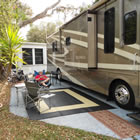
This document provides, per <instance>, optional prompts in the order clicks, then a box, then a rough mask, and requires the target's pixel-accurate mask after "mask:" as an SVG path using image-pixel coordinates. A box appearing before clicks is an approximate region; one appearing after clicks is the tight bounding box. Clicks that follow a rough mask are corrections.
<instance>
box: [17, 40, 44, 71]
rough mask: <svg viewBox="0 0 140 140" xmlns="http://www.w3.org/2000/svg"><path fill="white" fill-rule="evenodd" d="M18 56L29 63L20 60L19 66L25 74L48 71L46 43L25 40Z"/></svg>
mask: <svg viewBox="0 0 140 140" xmlns="http://www.w3.org/2000/svg"><path fill="white" fill-rule="evenodd" d="M20 49H21V51H26V52H27V53H20V54H18V56H19V57H20V58H21V59H23V60H24V61H25V62H26V63H27V64H22V63H20V62H18V66H19V67H20V69H22V70H23V72H24V74H29V73H34V70H36V71H42V70H45V71H47V46H46V43H35V42H24V43H23V45H22V47H21V48H20Z"/></svg>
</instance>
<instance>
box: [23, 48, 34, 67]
mask: <svg viewBox="0 0 140 140" xmlns="http://www.w3.org/2000/svg"><path fill="white" fill-rule="evenodd" d="M22 51H25V52H26V53H23V60H24V61H25V62H26V63H27V64H28V65H31V64H33V57H32V49H29V48H23V49H22ZM23 65H25V64H23Z"/></svg>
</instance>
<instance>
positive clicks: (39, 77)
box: [35, 71, 50, 87]
mask: <svg viewBox="0 0 140 140" xmlns="http://www.w3.org/2000/svg"><path fill="white" fill-rule="evenodd" d="M35 80H37V81H39V82H40V84H42V85H43V86H45V87H48V85H47V83H48V82H49V80H50V78H49V77H47V76H46V75H43V72H42V71H40V72H39V75H36V76H35Z"/></svg>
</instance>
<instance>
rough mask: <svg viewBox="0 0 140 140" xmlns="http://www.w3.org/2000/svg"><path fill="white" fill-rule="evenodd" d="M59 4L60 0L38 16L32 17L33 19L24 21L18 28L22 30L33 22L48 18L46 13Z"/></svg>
mask: <svg viewBox="0 0 140 140" xmlns="http://www.w3.org/2000/svg"><path fill="white" fill-rule="evenodd" d="M60 2H61V0H58V1H57V2H56V3H54V4H53V5H51V6H49V7H47V8H46V9H45V10H44V11H43V12H41V13H40V14H37V15H36V16H34V17H33V18H30V19H28V20H25V21H23V22H21V23H20V24H19V27H20V28H22V27H24V26H26V25H28V24H30V23H33V22H35V21H36V20H38V19H41V18H44V17H46V16H50V14H49V15H48V14H47V12H48V11H49V10H51V9H53V8H55V7H56V6H57V5H58V4H59V3H60ZM53 12H54V10H52V13H53Z"/></svg>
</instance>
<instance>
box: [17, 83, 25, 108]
mask: <svg viewBox="0 0 140 140" xmlns="http://www.w3.org/2000/svg"><path fill="white" fill-rule="evenodd" d="M23 87H25V84H24V83H19V84H16V85H15V88H16V93H17V106H18V103H19V98H18V89H20V88H23Z"/></svg>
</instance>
